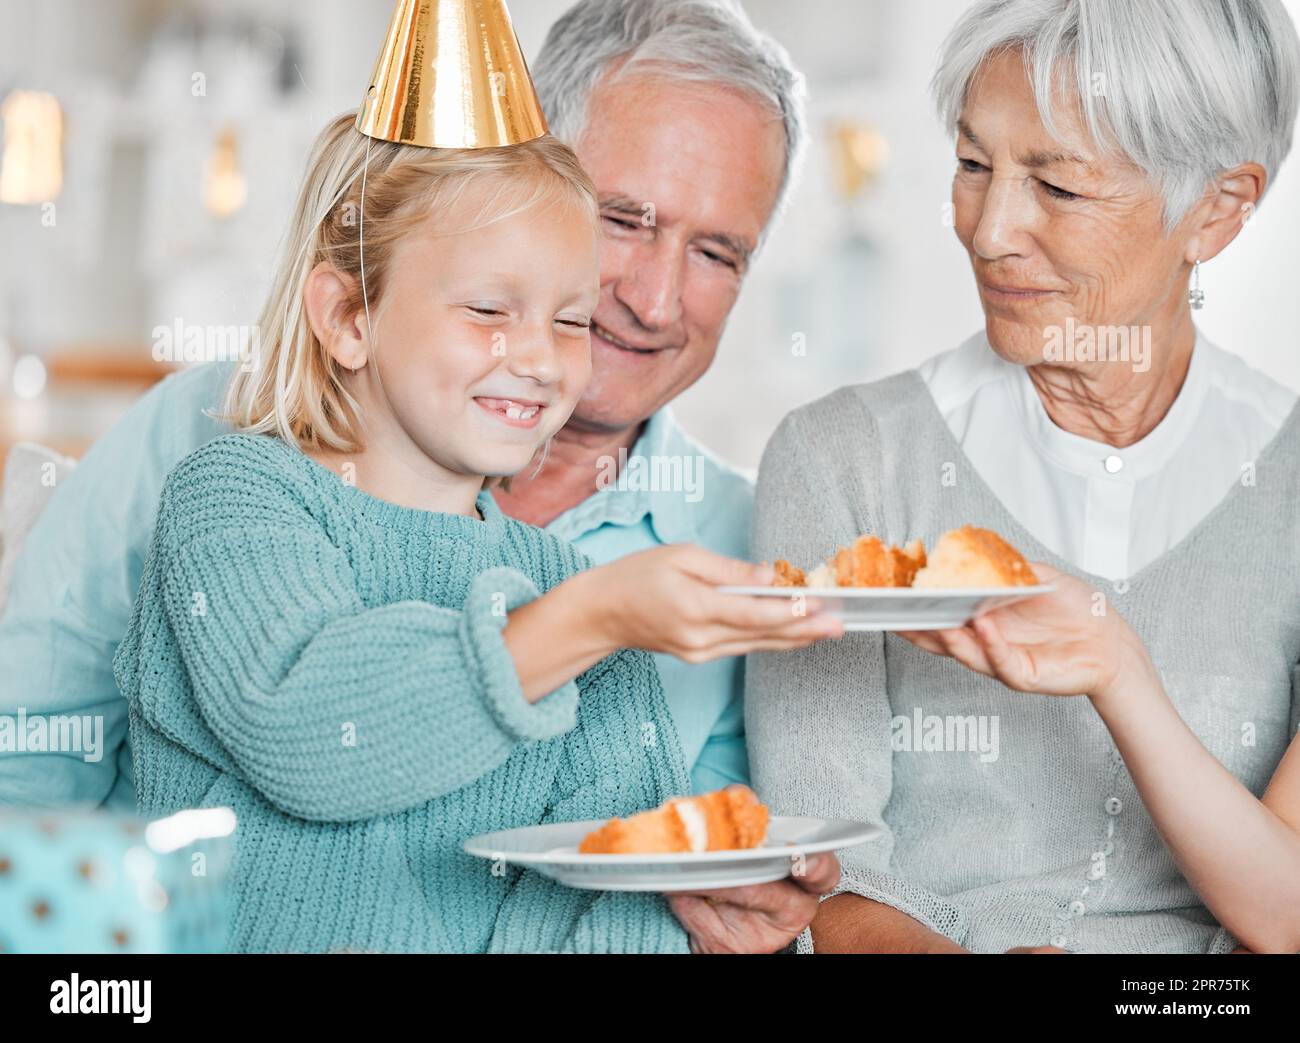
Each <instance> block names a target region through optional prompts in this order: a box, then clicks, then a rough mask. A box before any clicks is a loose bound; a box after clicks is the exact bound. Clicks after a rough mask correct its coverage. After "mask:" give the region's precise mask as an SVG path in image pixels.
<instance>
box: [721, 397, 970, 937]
mask: <svg viewBox="0 0 1300 1043" xmlns="http://www.w3.org/2000/svg"><path fill="white" fill-rule="evenodd" d="M823 407H824V408H825V409H826V411H827V412H828V413H829V414H830V415H829V416H826V417H825V418H824V421H823V422H821V423H818V424H817V431H816V432H812V431H807V430H805V429H804V427H803V419H802V412H801V411H797V412H795V413H793V414H791V415H789V416H787V417H786V418H785V420H784V421H783V422H782V423H781V425H780V426H779V427H778V428H777V430H776V433H775V434H774V435H773V436H772V440H771V441H770V442H769V443H768V446H767V448H766V450H765V451H764V454H763V459H762V463H761V465H760V469H759V477H758V493H757V501H756V503H755V511H754V522H753V530H752V538H751V556H752V557H753V558H754V560H756V561H762V560H767V561H772V560H774V559H776V558H786V559H788V560H791V561H793V562H794V563H795V564H796V565H800V566H813V565H816V564H817V563H818V562H819V561H822V560H824V559H825V558H826V557H827V556H828V555H829V554H831V553H832V552H833V551H834V550H835V549H836V547H838V546H842V545H845V544H848V543H850V542H851V541H852V540H853V539H854V538H856V537H857V536H859V535H861V534H863V533H864V532H881V531H882V530H881V526H880V520H879V517H878V516H876V515H875V512H874V506H873V503H872V498H873V496H874V495H875V491H874V489H873V488H872V484H871V483H870V482H869V480H867V479H865V478H864V476H863V475H862V474H861V472H860V470H858V469H856V468H852V467H851V466H849V464H848V463H847V462H843V463H841V461H840V460H839V458H838V455H837V454H836V452H835V445H836V442H837V439H838V438H843V437H844V434H845V433H846V432H849V431H852V432H853V437H854V438H855V439H864V438H866V439H870V438H872V432H871V431H869V430H864V422H863V414H862V411H861V409H860V407H859V408H857V409H856V410H854V409H852V408H851V403H850V402H848V401H847V400H846V397H845V395H844V394H843V393H840V394H837V395H836V396H832V398H831V399H829V400H823V402H821V403H818V404H817V407H816V408H819V409H821V408H823ZM836 432H838V434H836ZM810 447H815V451H809V448H810ZM864 481H865V482H866V483H867V484H866V485H865V487H864ZM883 637H884V635H882V634H857V633H854V634H847V635H846V636H845V637H844V638H843V639H842V640H840V641H828V642H821V643H819V644H816V645H812V646H811V647H809V648H806V649H803V650H800V651H798V652H780V653H762V654H755V655H751V656H750V657H749V659H748V660H747V663H746V684H745V730H746V734H747V736H748V741H749V757H750V766H751V771H752V774H753V778H754V785H755V789H756V790H757V791H758V793H759V794H760V795H761V796H762V798H763V799H764V800H765V801H766V802H767V803H768V804H769V805H770V806H771V807H772V810H773V812H774V813H775V814H780V815H811V816H817V817H822V818H845V819H854V820H857V821H862V822H867V823H869V824H871V825H873V826H875V827H877V828H878V829H880V830H881V831H882V833H881V835H880V836H879V837H878V838H877V839H876V840H874V841H871V842H869V843H867V844H864V845H861V846H859V847H855V848H849V849H847V850H845V851H842V852H840V862H841V867H842V875H841V879H840V883H839V886H838V887H837V888H836V890H835V891H834V892H833V893H834V894H839V893H842V892H846V891H847V892H851V893H854V894H858V895H861V896H863V897H864V898H869V899H871V900H873V901H876V902H881V903H883V904H885V905H888V906H891V907H893V908H895V909H898V910H900V911H901V912H904V913H906V914H907V915H908V916H910V917H912V918H913V919H914V920H917V921H919V922H920V923H922V924H924V925H925V926H927V927H929V928H930V929H931V930H934V931H937V932H938V933H940V934H943V935H946V936H947V937H949V938H951V939H952V940H953V941H956V942H960V941H961V940H962V938H963V937H964V935H965V933H966V924H965V920H964V916H963V914H962V912H961V910H960V909H958V908H957V906H956V905H954V904H953V903H951V902H949V901H947V900H946V899H945V898H944V897H943V896H941V895H937V894H934V893H932V892H931V891H929V890H927V889H926V888H924V887H922V886H919V885H918V884H916V883H914V882H912V881H909V880H906V879H904V878H902V877H900V876H898V875H896V874H895V873H894V872H892V871H891V855H892V852H893V835H892V832H891V831H890V828H889V826H888V824H887V823H886V822H885V819H884V810H885V806H886V804H887V803H888V802H889V796H890V790H891V787H892V757H893V753H892V749H891V744H890V720H891V717H892V710H891V709H890V703H889V694H888V691H887V688H886V684H885V677H886V674H885V655H884V640H883ZM827 897H830V896H829V895H828V896H827ZM799 949H800V951H801V952H811V951H812V938H811V933H810V932H809V931H805V932H804V933H803V935H802V936H801V938H800V939H799Z"/></svg>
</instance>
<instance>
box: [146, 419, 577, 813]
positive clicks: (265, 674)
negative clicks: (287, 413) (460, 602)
mask: <svg viewBox="0 0 1300 1043" xmlns="http://www.w3.org/2000/svg"><path fill="white" fill-rule="evenodd" d="M225 441H226V440H219V441H218V442H216V443H212V445H211V446H209V447H208V448H206V449H204V450H200V452H199V453H198V454H195V456H193V457H191V458H190V459H189V460H187V461H186V462H185V463H183V464H182V465H181V467H179V468H178V469H177V471H176V472H174V474H173V475H172V478H171V479H169V482H168V486H167V488H166V489H165V490H164V494H163V502H162V506H161V509H160V516H159V539H158V541H156V544H155V554H157V555H159V560H158V561H157V562H155V563H153V564H152V566H151V567H155V568H157V570H158V577H157V579H156V582H157V585H158V588H159V590H160V596H161V599H162V602H163V613H162V615H163V616H164V617H165V619H166V621H167V625H168V626H169V627H170V629H171V631H172V633H173V635H174V638H175V643H176V646H177V648H178V649H179V656H180V659H181V664H180V665H181V666H182V668H183V669H184V671H185V673H186V674H187V676H188V678H189V682H190V689H191V691H192V693H193V699H194V701H195V702H196V703H197V706H198V711H199V713H200V714H201V716H202V718H203V721H204V723H205V724H206V725H207V727H208V728H209V729H210V730H211V732H212V733H213V734H214V735H215V736H216V739H217V741H218V742H219V743H220V744H221V745H222V746H223V747H224V749H225V750H226V751H227V752H228V753H229V755H230V758H231V760H232V761H233V762H234V764H235V765H236V766H237V768H238V770H239V771H240V772H241V774H243V775H244V777H245V778H246V779H247V781H248V782H249V784H250V785H252V786H253V787H254V788H255V789H256V790H258V791H259V792H260V793H261V794H262V795H263V796H265V797H266V799H267V800H269V801H270V802H271V803H272V804H274V805H275V806H276V807H278V808H279V809H280V810H282V811H285V812H287V813H289V814H291V815H294V816H297V817H299V818H303V819H308V820H316V821H354V820H360V819H365V818H370V817H373V816H377V815H384V814H388V813H391V812H396V811H400V810H403V809H405V808H408V807H412V806H415V805H418V804H421V803H424V802H426V801H428V800H430V799H433V798H435V797H438V796H441V795H443V794H446V793H449V792H452V791H454V790H456V789H459V788H460V787H463V786H465V785H468V784H469V783H471V782H473V781H474V780H476V779H478V778H479V777H481V776H483V775H485V774H486V773H488V772H490V771H492V770H493V769H494V768H496V767H497V766H499V765H500V764H502V763H503V762H504V761H505V760H506V759H507V757H508V756H509V755H510V753H511V751H512V750H513V749H514V747H515V746H516V745H517V744H518V743H520V742H524V741H528V740H534V739H544V738H549V737H551V736H554V735H558V734H561V733H563V732H565V731H567V730H568V729H570V728H571V727H572V726H573V723H574V720H575V718H576V708H577V699H578V692H577V687H576V686H575V685H574V684H573V683H572V682H570V683H569V684H566V685H565V686H563V687H562V688H560V689H558V690H557V691H556V692H554V693H552V694H550V695H548V696H546V697H545V698H543V699H542V700H540V701H538V702H537V703H535V704H531V705H530V704H529V703H528V702H527V701H526V700H525V699H524V696H523V692H522V690H521V687H520V684H519V680H518V676H517V674H516V672H515V669H514V663H513V660H512V659H511V658H510V654H509V652H508V650H507V649H506V647H505V644H504V641H503V640H502V637H501V630H502V628H503V627H504V625H505V622H506V611H508V610H509V609H511V608H514V607H516V606H517V605H519V604H522V603H524V602H526V601H528V600H530V599H532V598H534V597H536V596H537V594H538V589H537V587H536V586H535V585H534V584H533V582H532V581H531V580H530V579H528V578H527V577H526V576H525V575H524V574H523V573H522V572H519V571H517V570H515V569H510V568H495V569H491V570H489V571H486V572H484V573H482V574H480V575H479V576H477V577H476V578H475V579H474V580H473V581H472V583H471V586H470V590H469V595H468V597H467V598H466V601H465V604H464V608H463V610H459V611H455V610H451V609H448V608H443V607H440V606H437V605H433V604H429V603H427V602H423V601H408V602H400V603H396V604H388V605H384V606H381V607H377V608H367V607H366V606H365V605H364V604H363V602H362V598H361V595H360V593H359V591H358V587H357V580H356V577H355V575H354V573H353V570H352V567H351V565H350V563H349V561H348V559H347V557H346V555H345V554H344V553H343V552H342V551H341V550H340V549H339V548H338V547H337V546H335V545H334V543H332V542H331V541H330V539H329V538H328V536H327V533H326V531H325V530H324V528H323V526H322V523H321V522H320V521H318V520H317V519H316V518H315V517H313V515H312V514H311V512H310V510H309V508H308V506H307V503H306V502H305V499H304V497H303V495H302V494H301V493H300V492H299V493H295V491H294V483H293V482H289V481H286V480H285V476H284V475H282V474H278V473H276V472H275V470H274V468H273V467H271V466H270V465H269V464H267V463H265V462H264V461H262V460H260V459H259V458H258V455H257V454H253V453H242V454H241V453H238V452H232V451H230V450H229V449H228V448H227V447H225V446H223V445H222V443H223V442H225ZM503 610H505V611H503ZM156 712H157V711H156Z"/></svg>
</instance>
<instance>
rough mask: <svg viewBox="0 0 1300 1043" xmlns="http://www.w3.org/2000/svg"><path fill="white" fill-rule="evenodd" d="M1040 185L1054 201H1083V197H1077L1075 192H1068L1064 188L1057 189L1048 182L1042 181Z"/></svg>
mask: <svg viewBox="0 0 1300 1043" xmlns="http://www.w3.org/2000/svg"><path fill="white" fill-rule="evenodd" d="M1038 183H1039V184H1040V185H1042V186H1043V188H1044V190H1045V191H1046V192H1047V194H1048V195H1049V196H1051V197H1052V198H1053V199H1082V198H1083V197H1082V196H1079V195H1076V194H1075V193H1074V192H1067V191H1066V190H1065V189H1063V188H1057V187H1056V186H1055V185H1052V184H1049V183H1048V182H1046V181H1042V180H1040V181H1039V182H1038Z"/></svg>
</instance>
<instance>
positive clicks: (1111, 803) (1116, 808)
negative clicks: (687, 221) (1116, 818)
mask: <svg viewBox="0 0 1300 1043" xmlns="http://www.w3.org/2000/svg"><path fill="white" fill-rule="evenodd" d="M1123 810H1124V802H1123V801H1122V800H1120V799H1119V797H1107V798H1106V814H1107V815H1118V814H1119V813H1120V812H1121V811H1123Z"/></svg>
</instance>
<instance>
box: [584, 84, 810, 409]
mask: <svg viewBox="0 0 1300 1043" xmlns="http://www.w3.org/2000/svg"><path fill="white" fill-rule="evenodd" d="M576 151H577V153H578V158H579V159H580V160H581V161H582V165H583V166H584V167H585V168H586V169H587V171H588V173H590V174H591V176H592V179H593V180H594V181H595V183H596V189H597V191H598V192H599V194H600V201H601V219H602V225H603V227H604V233H605V234H604V242H603V244H602V246H601V253H600V284H601V293H600V305H599V306H598V307H597V309H596V313H595V319H594V322H593V323H592V328H591V356H592V357H591V382H590V384H588V386H587V390H586V393H585V394H584V395H583V397H582V399H581V401H580V402H579V403H578V407H577V409H576V410H575V411H574V414H573V418H572V420H571V421H570V426H574V427H579V428H582V429H587V430H610V431H615V430H621V429H623V428H626V427H630V426H632V425H634V424H639V423H641V422H642V421H643V420H645V419H646V418H647V417H649V416H650V415H651V414H652V413H654V412H655V411H656V410H658V409H659V408H661V407H662V406H663V405H665V404H666V403H668V402H670V401H671V400H672V399H674V398H675V397H676V396H677V395H679V394H681V393H682V392H683V391H685V390H686V389H687V388H688V387H690V386H691V385H692V384H694V383H695V381H696V380H698V379H699V378H700V376H701V375H702V374H703V373H704V371H705V370H707V369H708V368H709V365H710V364H711V363H712V362H713V356H714V355H715V354H716V353H717V349H718V341H719V339H720V338H721V337H722V330H723V327H724V326H725V325H726V320H727V315H728V314H729V313H730V311H731V308H732V305H733V304H735V302H736V296H737V294H738V293H739V292H740V285H741V282H742V280H743V278H744V275H745V272H746V270H747V268H748V265H749V260H750V256H751V255H752V254H753V252H754V250H755V249H756V248H757V246H758V242H759V237H760V235H761V234H762V231H763V228H764V226H765V225H766V224H767V221H768V219H769V218H770V217H771V215H772V210H773V207H774V206H775V205H776V198H777V192H778V191H779V188H780V183H781V177H782V174H783V173H784V169H785V132H784V128H783V127H782V124H781V121H780V119H779V118H778V117H777V116H775V115H774V114H773V113H771V112H770V111H769V110H768V109H766V108H765V107H764V106H763V105H762V104H761V103H760V102H757V101H754V100H752V99H750V98H748V97H746V96H744V95H742V94H740V93H737V92H733V91H730V90H728V89H726V88H723V87H718V86H716V85H714V84H690V83H686V84H683V83H678V82H673V81H670V80H665V79H662V78H655V77H652V76H640V75H633V76H629V77H628V78H627V79H624V80H617V81H614V82H609V81H606V82H604V83H602V84H600V85H599V86H597V88H596V89H595V90H594V91H593V92H592V94H591V97H590V99H589V103H588V109H587V128H586V130H585V132H584V133H583V135H582V138H581V140H580V141H579V142H578V144H577V146H576Z"/></svg>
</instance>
